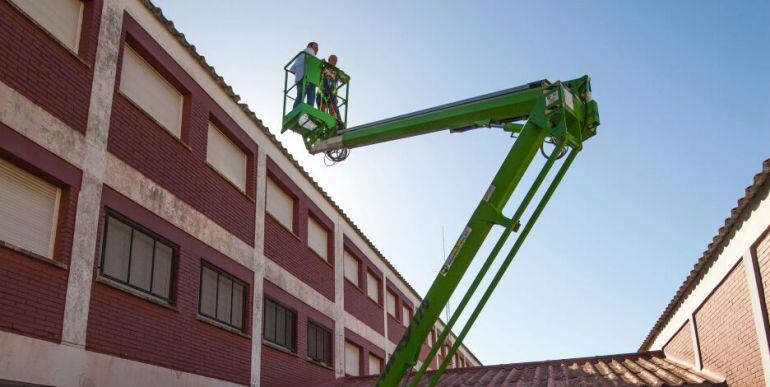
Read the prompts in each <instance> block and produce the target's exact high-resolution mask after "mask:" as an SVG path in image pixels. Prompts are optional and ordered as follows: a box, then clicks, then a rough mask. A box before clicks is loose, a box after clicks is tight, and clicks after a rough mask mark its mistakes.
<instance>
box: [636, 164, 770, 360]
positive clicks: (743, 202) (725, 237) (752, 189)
mask: <svg viewBox="0 0 770 387" xmlns="http://www.w3.org/2000/svg"><path fill="white" fill-rule="evenodd" d="M768 182H770V159H767V160H765V161H763V162H762V170H761V171H760V172H759V173H757V174H756V175H754V182H753V184H752V185H750V186H748V187H746V193H745V195H744V196H743V197H742V198H740V199H738V205H737V206H735V208H733V209H732V210H731V211H730V216H729V217H728V218H727V219H725V224H724V225H723V226H722V227H720V228H719V232H718V233H717V235H716V236H715V237H714V238H713V240H712V241H711V243H709V245H708V247H707V248H706V251H704V252H703V255H702V256H701V257H700V259H698V261H697V262H696V263H695V266H693V269H692V270H691V271H690V274H689V275H688V276H687V278H686V279H685V280H684V282H683V283H682V285H681V286H679V289H678V290H677V291H676V294H675V295H674V297H673V298H672V299H671V301H670V302H669V303H668V306H666V308H665V309H664V310H663V313H662V314H661V316H660V317H659V318H658V320H657V321H656V322H655V325H654V326H653V327H652V330H650V333H649V334H647V337H646V338H645V339H644V341H643V342H642V345H641V346H639V349H638V352H640V353H641V352H645V351H647V350H648V349H649V348H650V346H651V345H652V343H653V341H655V339H656V338H657V337H658V335H659V334H660V332H661V330H662V329H663V327H664V326H665V325H666V324H668V322H669V320H670V319H671V317H673V316H674V314H675V313H676V312H677V311H678V310H679V306H680V305H681V303H682V301H683V300H684V299H685V297H686V296H687V295H689V294H690V292H692V290H694V288H695V286H696V285H697V283H698V279H700V278H701V277H702V276H704V275H705V274H706V273H707V272H708V270H709V268H710V267H711V265H712V264H713V263H714V262H715V261H716V259H717V258H718V257H719V253H720V252H721V251H722V247H724V246H725V244H726V243H727V242H729V240H730V238H731V236H732V234H733V232H734V231H735V230H736V229H737V226H739V225H741V224H742V223H743V222H744V221H745V220H746V219H745V218H743V216H744V215H746V214H747V209H749V208H750V204H752V203H753V202H754V201H755V200H756V199H757V197H759V194H760V193H762V192H764V191H765V190H767V189H768V188H770V184H768Z"/></svg>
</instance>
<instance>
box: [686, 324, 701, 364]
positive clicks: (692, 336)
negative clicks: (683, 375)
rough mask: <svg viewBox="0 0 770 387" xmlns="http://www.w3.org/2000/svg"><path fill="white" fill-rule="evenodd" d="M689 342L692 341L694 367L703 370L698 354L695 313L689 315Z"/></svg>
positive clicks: (698, 343) (698, 344)
mask: <svg viewBox="0 0 770 387" xmlns="http://www.w3.org/2000/svg"><path fill="white" fill-rule="evenodd" d="M689 322H690V342H692V354H693V360H695V369H696V370H703V364H702V363H701V356H700V342H699V341H698V327H697V326H696V322H695V313H692V314H691V315H690V319H689Z"/></svg>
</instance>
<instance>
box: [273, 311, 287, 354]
mask: <svg viewBox="0 0 770 387" xmlns="http://www.w3.org/2000/svg"><path fill="white" fill-rule="evenodd" d="M275 338H276V343H278V344H281V345H283V346H284V347H288V346H289V343H288V342H287V341H286V310H285V309H283V308H281V307H276V313H275Z"/></svg>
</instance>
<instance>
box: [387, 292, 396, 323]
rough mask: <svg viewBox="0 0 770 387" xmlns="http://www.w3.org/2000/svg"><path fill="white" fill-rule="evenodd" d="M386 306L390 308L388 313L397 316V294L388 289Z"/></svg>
mask: <svg viewBox="0 0 770 387" xmlns="http://www.w3.org/2000/svg"><path fill="white" fill-rule="evenodd" d="M385 306H386V307H387V308H388V314H389V315H391V316H393V318H396V295H395V294H393V293H392V292H391V291H390V290H388V295H387V298H386V299H385Z"/></svg>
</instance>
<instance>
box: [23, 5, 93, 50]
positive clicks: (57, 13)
mask: <svg viewBox="0 0 770 387" xmlns="http://www.w3.org/2000/svg"><path fill="white" fill-rule="evenodd" d="M11 2H12V3H14V4H16V6H17V7H19V9H21V10H22V11H24V13H25V14H27V16H29V17H30V18H32V19H33V20H35V22H37V24H39V25H40V26H41V27H43V28H44V29H45V30H46V31H48V33H50V34H51V35H53V36H54V37H55V38H56V39H57V40H58V41H60V42H61V43H62V44H64V45H65V46H66V47H67V48H69V49H70V50H71V51H73V52H77V51H78V45H79V44H80V26H81V23H82V21H83V2H82V1H80V0H11Z"/></svg>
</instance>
